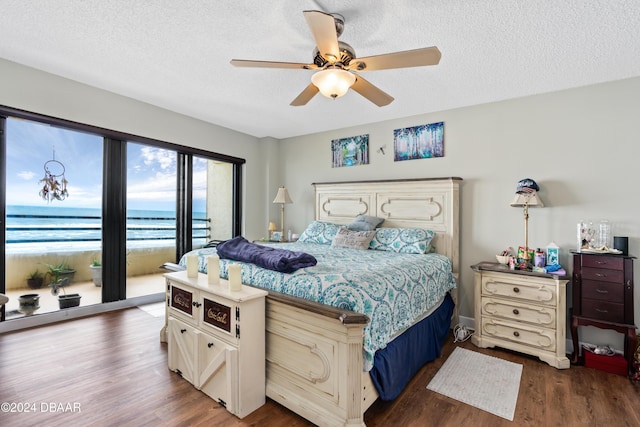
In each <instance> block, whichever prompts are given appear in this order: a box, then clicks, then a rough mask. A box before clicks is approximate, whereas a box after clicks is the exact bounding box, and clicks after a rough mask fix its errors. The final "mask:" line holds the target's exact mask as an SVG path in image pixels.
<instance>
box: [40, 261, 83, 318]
mask: <svg viewBox="0 0 640 427" xmlns="http://www.w3.org/2000/svg"><path fill="white" fill-rule="evenodd" d="M47 267H48V268H49V271H48V272H47V275H49V277H50V283H49V287H50V288H51V294H52V295H57V296H58V304H59V305H60V308H61V309H62V308H69V307H77V306H79V305H80V298H81V297H80V294H69V295H67V292H66V290H65V286H67V285H68V284H69V283H70V282H71V277H73V274H74V273H75V270H73V269H71V268H70V267H69V266H68V265H67V264H66V263H64V262H61V263H59V264H56V265H52V264H47ZM60 289H62V293H63V295H59V293H60Z"/></svg>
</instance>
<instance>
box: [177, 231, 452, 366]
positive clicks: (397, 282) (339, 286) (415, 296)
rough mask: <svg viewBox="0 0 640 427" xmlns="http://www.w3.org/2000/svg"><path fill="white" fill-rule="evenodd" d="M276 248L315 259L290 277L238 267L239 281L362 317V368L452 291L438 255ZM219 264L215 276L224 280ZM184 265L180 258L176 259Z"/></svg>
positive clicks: (202, 255) (447, 267)
mask: <svg viewBox="0 0 640 427" xmlns="http://www.w3.org/2000/svg"><path fill="white" fill-rule="evenodd" d="M277 247H278V248H282V249H290V250H294V251H301V252H306V253H309V254H311V255H313V256H314V257H316V259H317V260H318V264H317V265H315V266H313V267H307V268H304V269H300V270H297V271H295V272H294V273H291V274H286V273H279V272H277V271H272V270H266V269H263V268H260V267H257V266H255V265H253V264H244V263H240V264H243V268H242V282H243V283H246V284H249V285H253V286H258V287H261V288H264V289H267V290H273V291H277V292H281V293H285V294H289V295H293V296H296V297H300V298H304V299H307V300H310V301H316V302H319V303H323V304H327V305H331V306H334V307H339V308H342V309H347V310H351V311H355V312H358V313H363V314H366V315H367V316H369V318H370V319H371V321H370V323H369V324H368V325H367V326H366V327H365V329H364V358H365V361H364V362H365V363H364V364H365V369H366V370H367V371H369V370H370V369H371V367H372V366H373V356H374V354H375V352H376V350H379V349H381V348H384V347H386V345H387V343H388V342H389V341H390V340H391V339H392V337H393V336H394V334H396V333H397V332H399V331H401V330H403V329H405V328H406V327H408V326H410V325H411V324H412V323H413V322H414V320H416V319H418V318H420V317H421V315H422V314H423V313H424V312H425V311H427V310H429V309H430V308H432V307H433V306H434V305H436V304H437V303H438V302H439V301H440V300H441V299H442V298H443V297H444V295H445V294H446V293H447V292H448V291H449V290H451V289H453V288H455V287H456V283H455V279H454V277H453V274H452V268H451V261H450V260H449V259H448V258H447V257H445V256H443V255H439V254H426V255H424V254H421V255H418V254H402V253H395V252H386V251H377V250H358V249H349V248H339V247H332V246H331V245H322V244H317V243H303V242H295V243H281V244H277ZM194 252H195V253H197V254H198V255H199V256H198V269H199V270H200V271H201V272H203V273H206V271H207V256H208V255H213V254H215V253H216V250H215V248H205V249H198V250H195V251H194ZM236 262H237V261H232V260H227V259H221V260H220V276H221V277H223V278H227V277H228V275H227V265H228V264H229V263H236ZM180 265H182V266H185V265H186V258H185V257H183V258H182V259H181V260H180Z"/></svg>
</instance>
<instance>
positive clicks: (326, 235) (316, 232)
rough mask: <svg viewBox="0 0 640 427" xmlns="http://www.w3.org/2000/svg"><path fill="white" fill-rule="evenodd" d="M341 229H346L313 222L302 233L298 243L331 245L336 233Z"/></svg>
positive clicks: (326, 223)
mask: <svg viewBox="0 0 640 427" xmlns="http://www.w3.org/2000/svg"><path fill="white" fill-rule="evenodd" d="M341 228H344V225H338V224H332V223H330V222H323V221H313V222H312V223H311V224H309V225H308V226H307V229H306V230H304V231H303V232H302V234H301V235H300V238H299V239H298V241H299V242H309V243H320V244H323V245H330V244H331V242H333V238H334V237H335V236H336V233H337V232H338V230H339V229H341Z"/></svg>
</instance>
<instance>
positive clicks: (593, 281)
mask: <svg viewBox="0 0 640 427" xmlns="http://www.w3.org/2000/svg"><path fill="white" fill-rule="evenodd" d="M572 253H573V313H572V316H571V336H572V338H573V355H572V360H571V361H572V362H573V363H580V358H579V347H578V343H579V339H578V326H595V327H596V328H600V329H610V330H614V331H616V332H619V333H621V334H624V342H625V349H624V353H625V358H626V359H627V368H628V372H629V373H632V372H633V355H634V352H635V349H636V343H637V337H636V326H635V324H634V319H633V260H634V259H635V257H633V256H626V255H614V254H597V253H586V252H579V251H574V252H572Z"/></svg>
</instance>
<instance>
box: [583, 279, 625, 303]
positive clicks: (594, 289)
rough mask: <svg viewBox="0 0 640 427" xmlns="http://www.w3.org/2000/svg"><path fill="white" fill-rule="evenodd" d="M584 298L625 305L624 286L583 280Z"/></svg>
mask: <svg viewBox="0 0 640 427" xmlns="http://www.w3.org/2000/svg"><path fill="white" fill-rule="evenodd" d="M582 297H583V298H591V299H596V300H601V301H609V302H614V303H618V304H623V303H624V285H623V284H622V283H610V282H600V281H595V280H583V281H582Z"/></svg>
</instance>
